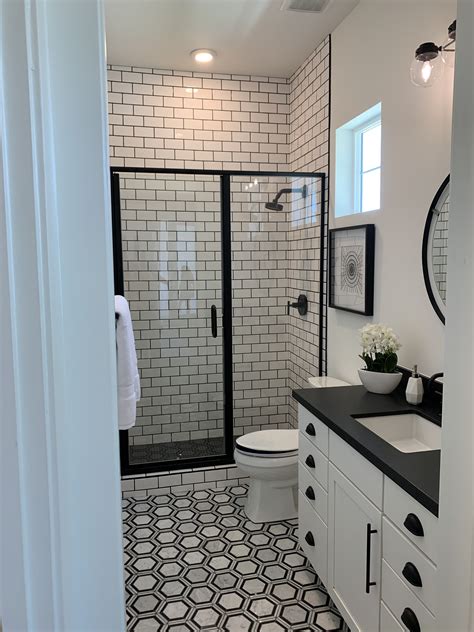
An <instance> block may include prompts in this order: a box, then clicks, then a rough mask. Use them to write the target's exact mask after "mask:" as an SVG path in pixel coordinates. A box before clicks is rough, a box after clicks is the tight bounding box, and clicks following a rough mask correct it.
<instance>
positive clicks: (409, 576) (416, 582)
mask: <svg viewBox="0 0 474 632" xmlns="http://www.w3.org/2000/svg"><path fill="white" fill-rule="evenodd" d="M402 575H403V577H404V578H405V579H406V580H407V581H408V582H410V584H411V585H412V586H417V587H418V588H421V587H422V586H423V582H422V581H421V575H420V573H419V572H418V569H417V568H416V566H415V565H414V564H412V563H411V562H407V563H406V564H405V566H404V567H403V570H402Z"/></svg>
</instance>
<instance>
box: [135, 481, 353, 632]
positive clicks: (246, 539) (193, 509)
mask: <svg viewBox="0 0 474 632" xmlns="http://www.w3.org/2000/svg"><path fill="white" fill-rule="evenodd" d="M246 491H247V490H246V488H245V487H229V488H225V489H223V490H206V491H194V492H186V493H183V494H181V495H175V494H167V495H164V496H149V497H147V498H146V499H140V500H133V499H127V500H124V504H123V524H124V556H125V577H126V593H127V627H128V630H129V631H130V632H131V631H133V632H158V631H165V632H194V631H197V630H207V631H208V632H211V631H212V632H234V631H237V630H238V631H239V632H243V631H247V632H288V631H290V630H291V631H294V632H296V631H301V632H303V630H304V631H306V632H310V631H313V630H334V631H336V630H345V631H347V630H348V628H347V627H346V626H345V624H344V622H343V620H342V618H341V616H340V615H339V613H338V611H337V609H336V607H335V606H334V604H333V603H332V602H331V600H330V598H329V596H328V594H327V592H326V589H325V587H324V586H323V585H322V583H321V581H320V580H319V578H318V577H317V576H316V575H315V573H314V571H313V570H312V569H311V567H310V566H309V564H308V562H307V560H306V558H305V556H304V554H303V553H302V551H301V550H300V549H299V547H298V543H297V521H296V520H289V521H285V522H279V523H276V522H275V523H269V524H256V523H253V522H252V521H250V520H249V519H248V518H247V517H246V516H245V514H244V512H243V509H242V506H243V503H244V499H245V494H246Z"/></svg>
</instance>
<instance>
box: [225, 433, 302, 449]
mask: <svg viewBox="0 0 474 632" xmlns="http://www.w3.org/2000/svg"><path fill="white" fill-rule="evenodd" d="M235 443H236V446H237V448H238V449H239V450H242V451H243V452H253V453H260V454H263V453H265V454H281V453H283V452H285V453H287V452H296V451H297V450H298V430H259V431H258V432H249V433H248V434H245V435H242V436H241V437H239V438H238V439H237V440H236V442H235Z"/></svg>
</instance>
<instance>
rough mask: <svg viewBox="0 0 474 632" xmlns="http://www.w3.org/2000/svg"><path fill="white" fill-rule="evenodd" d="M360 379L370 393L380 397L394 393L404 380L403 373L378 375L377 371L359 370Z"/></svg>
mask: <svg viewBox="0 0 474 632" xmlns="http://www.w3.org/2000/svg"><path fill="white" fill-rule="evenodd" d="M359 377H360V381H361V382H362V384H363V385H364V386H365V388H366V389H367V390H368V391H369V393H379V394H380V395H388V393H391V392H392V391H394V390H395V389H396V388H397V386H398V385H399V384H400V380H401V379H402V374H401V373H377V372H376V371H367V369H359Z"/></svg>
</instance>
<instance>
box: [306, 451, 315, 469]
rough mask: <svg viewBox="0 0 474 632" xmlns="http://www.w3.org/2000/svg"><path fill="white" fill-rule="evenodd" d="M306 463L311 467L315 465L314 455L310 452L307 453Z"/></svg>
mask: <svg viewBox="0 0 474 632" xmlns="http://www.w3.org/2000/svg"><path fill="white" fill-rule="evenodd" d="M305 463H306V465H307V466H308V467H311V468H315V467H316V463H315V462H314V456H313V455H312V454H308V456H307V457H306V461H305Z"/></svg>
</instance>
